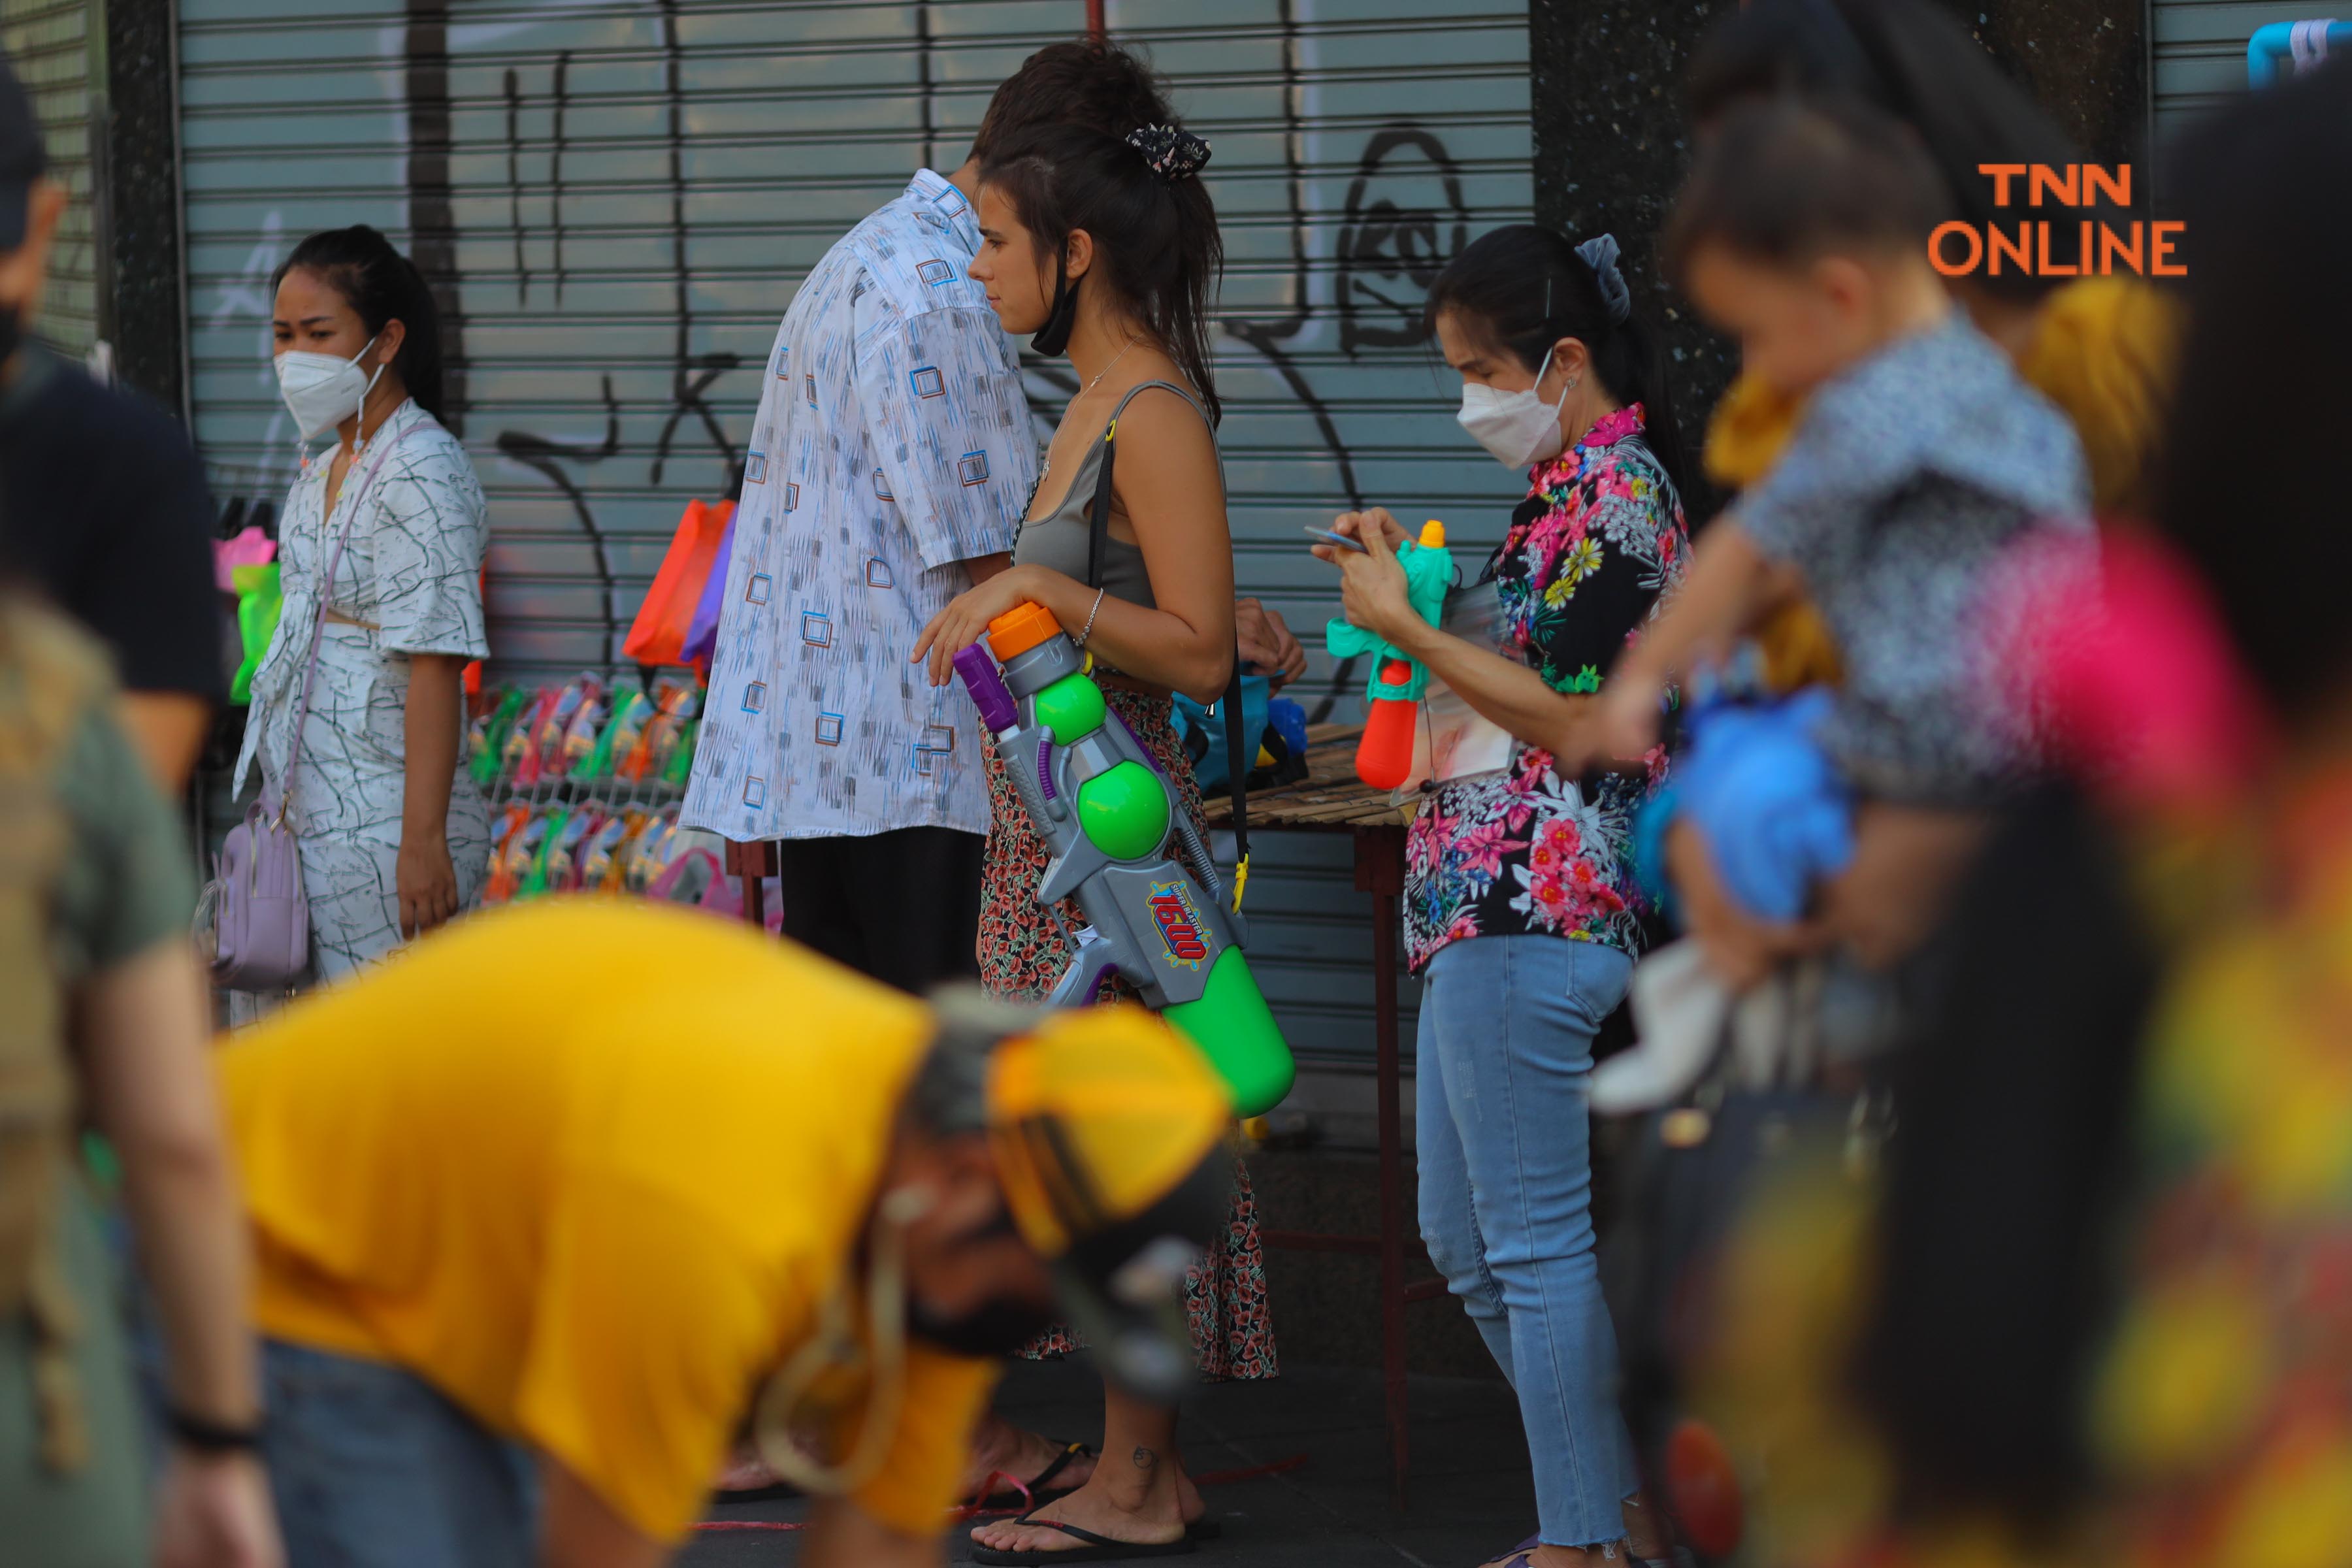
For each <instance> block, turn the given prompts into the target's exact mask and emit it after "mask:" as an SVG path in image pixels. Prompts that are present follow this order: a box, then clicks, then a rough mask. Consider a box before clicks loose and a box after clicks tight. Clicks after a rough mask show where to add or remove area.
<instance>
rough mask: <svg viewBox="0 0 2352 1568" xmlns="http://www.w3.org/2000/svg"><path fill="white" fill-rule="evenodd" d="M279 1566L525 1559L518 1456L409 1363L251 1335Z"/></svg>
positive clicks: (486, 1563) (531, 1521)
mask: <svg viewBox="0 0 2352 1568" xmlns="http://www.w3.org/2000/svg"><path fill="white" fill-rule="evenodd" d="M262 1378H263V1383H264V1385H265V1388H266V1392H267V1397H268V1411H269V1419H268V1426H267V1427H266V1428H265V1430H266V1431H267V1433H268V1436H267V1440H266V1443H265V1449H264V1458H267V1459H268V1463H269V1485H270V1489H271V1491H272V1492H273V1493H274V1494H275V1495H276V1498H277V1501H278V1524H279V1526H280V1527H281V1528H282V1529H283V1530H284V1531H285V1533H286V1554H287V1563H288V1568H418V1565H419V1564H423V1563H434V1564H436V1568H530V1564H531V1563H533V1562H535V1561H536V1560H537V1552H536V1549H535V1546H534V1542H536V1540H537V1536H538V1517H537V1515H538V1508H537V1488H536V1486H535V1485H534V1483H533V1480H532V1476H531V1470H530V1461H529V1459H528V1458H526V1457H525V1456H524V1455H523V1453H522V1452H521V1450H520V1449H519V1448H517V1447H514V1446H513V1445H512V1444H509V1443H506V1442H503V1441H501V1440H500V1439H499V1438H498V1437H497V1436H493V1435H492V1434H491V1433H490V1432H489V1431H488V1429H486V1428H485V1427H483V1426H482V1425H481V1424H480V1423H479V1422H477V1421H476V1420H474V1418H473V1417H472V1416H470V1415H467V1414H466V1413H465V1412H464V1411H462V1410H460V1409H458V1408H457V1405H453V1404H451V1403H450V1402H449V1401H448V1400H447V1399H446V1398H445V1397H444V1396H443V1395H442V1394H438V1393H436V1391H435V1390H434V1389H433V1388H432V1387H431V1386H430V1385H429V1384H426V1383H425V1381H424V1380H423V1379H422V1378H419V1377H417V1376H416V1375H415V1373H410V1372H406V1371H404V1370H402V1369H401V1368H399V1367H396V1366H391V1365H387V1364H385V1363H381V1362H372V1361H359V1360H355V1359H353V1358H352V1357H350V1356H342V1355H335V1354H332V1353H331V1352H326V1351H318V1350H311V1349H309V1348H308V1347H306V1346H302V1345H294V1344H288V1343H286V1342H283V1341H280V1340H265V1341H263V1342H262Z"/></svg>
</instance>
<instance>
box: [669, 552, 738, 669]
mask: <svg viewBox="0 0 2352 1568" xmlns="http://www.w3.org/2000/svg"><path fill="white" fill-rule="evenodd" d="M734 553H735V520H734V519H733V518H732V517H730V518H729V519H728V520H727V531H726V532H724V533H722V534H720V535H719V553H718V554H716V555H713V556H712V557H711V558H710V575H709V576H708V577H706V578H704V579H703V580H702V597H700V598H699V599H697V600H696V601H695V602H694V619H692V620H691V621H688V623H687V624H686V642H685V645H684V646H683V647H681V648H680V649H679V650H678V658H682V659H684V660H685V661H686V662H687V663H688V664H694V663H697V662H698V661H699V660H702V659H706V658H709V657H710V650H711V649H712V648H713V647H716V646H718V642H719V606H720V605H721V603H722V602H723V601H724V600H725V599H726V597H727V563H728V560H729V558H730V557H731V556H732V555H733V554H734Z"/></svg>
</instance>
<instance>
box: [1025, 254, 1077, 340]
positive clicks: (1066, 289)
mask: <svg viewBox="0 0 2352 1568" xmlns="http://www.w3.org/2000/svg"><path fill="white" fill-rule="evenodd" d="M1077 324H1078V286H1077V284H1076V282H1074V281H1072V280H1071V278H1070V274H1069V271H1068V269H1067V268H1065V267H1064V266H1063V265H1062V264H1061V263H1059V262H1056V263H1055V265H1054V304H1053V308H1052V309H1051V310H1048V311H1047V312H1046V315H1045V325H1044V326H1042V327H1040V328H1038V329H1037V335H1036V336H1034V337H1033V338H1031V339H1030V340H1029V346H1030V347H1031V348H1032V349H1034V350H1035V351H1036V352H1037V353H1041V354H1044V355H1045V357H1047V358H1048V359H1059V358H1061V357H1062V355H1064V354H1066V353H1069V352H1070V331H1071V330H1072V329H1073V328H1075V327H1076V325H1077Z"/></svg>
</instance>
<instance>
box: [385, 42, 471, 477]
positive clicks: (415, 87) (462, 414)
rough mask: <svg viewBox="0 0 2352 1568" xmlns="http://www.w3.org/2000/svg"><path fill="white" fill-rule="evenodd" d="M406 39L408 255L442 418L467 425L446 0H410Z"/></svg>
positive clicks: (457, 432)
mask: <svg viewBox="0 0 2352 1568" xmlns="http://www.w3.org/2000/svg"><path fill="white" fill-rule="evenodd" d="M406 20H407V25H406V27H405V29H404V32H403V35H402V39H401V47H402V58H403V61H404V66H405V71H404V74H405V76H406V79H407V80H406V86H407V89H408V258H409V259H410V260H411V261H413V262H415V264H416V269H417V271H419V272H420V273H422V274H424V276H425V283H426V285H427V287H429V288H430V289H432V290H433V303H434V305H435V306H436V309H437V310H438V311H439V314H440V317H441V321H440V326H441V365H442V370H441V377H442V403H443V406H444V412H443V414H442V416H441V423H442V424H443V425H445V426H448V429H449V433H450V434H451V435H453V436H463V435H464V434H465V429H466V315H465V309H464V302H463V301H462V300H461V299H460V298H459V296H458V292H457V281H458V278H457V204H456V201H455V199H454V196H453V194H452V190H451V186H450V178H449V152H450V145H451V142H450V134H451V132H450V123H449V5H448V0H408V9H407V19H406Z"/></svg>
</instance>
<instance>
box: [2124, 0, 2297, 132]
mask: <svg viewBox="0 0 2352 1568" xmlns="http://www.w3.org/2000/svg"><path fill="white" fill-rule="evenodd" d="M2343 9H2344V7H2343V6H2341V5H2330V4H2328V0H2302V3H2301V4H2299V5H2277V4H2270V3H2263V0H2150V6H2149V17H2148V21H2149V26H2148V40H2149V42H2148V49H2149V53H2150V55H2151V56H2152V57H2153V58H2152V62H2151V63H2152V65H2153V69H2152V70H2151V71H2150V72H2149V78H2148V79H2149V81H2150V83H2151V84H2152V88H2151V92H2150V98H2151V100H2152V107H2151V115H2152V118H2153V121H2154V124H2153V134H2152V136H2151V138H2150V143H2149V144H2150V145H2151V146H2153V147H2154V148H2155V149H2156V151H2157V153H2158V157H2159V159H2160V158H2161V156H2162V154H2163V152H2164V150H2165V149H2166V148H2167V147H2168V146H2169V145H2171V143H2172V142H2173V139H2174V138H2176V137H2177V136H2179V133H2180V132H2181V130H2182V129H2183V128H2184V127H2185V126H2187V125H2189V124H2190V123H2192V122H2193V121H2195V120H2196V119H2197V117H2198V116H2199V115H2200V113H2202V112H2204V111H2205V110H2210V109H2212V108H2214V107H2216V106H2217V105H2220V104H2221V103H2224V102H2227V101H2228V100H2230V99H2231V98H2234V97H2236V96H2237V95H2238V94H2239V93H2242V92H2243V91H2245V90H2246V43H2247V40H2248V39H2250V38H2252V37H2253V36H2254V30H2255V29H2256V28H2258V27H2263V26H2268V25H2269V24H2271V23H2273V22H2300V21H2303V20H2305V19H2306V18H2308V17H2312V16H2329V15H2335V14H2339V13H2341V12H2342V11H2343ZM2160 168H2161V164H2160V163H2159V170H2160Z"/></svg>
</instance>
